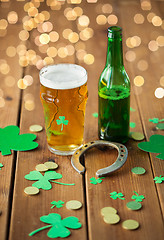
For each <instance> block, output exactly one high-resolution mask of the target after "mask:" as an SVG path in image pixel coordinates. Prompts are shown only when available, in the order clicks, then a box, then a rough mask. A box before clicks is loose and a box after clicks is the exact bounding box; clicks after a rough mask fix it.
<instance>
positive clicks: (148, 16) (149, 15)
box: [147, 12, 156, 23]
mask: <svg viewBox="0 0 164 240" xmlns="http://www.w3.org/2000/svg"><path fill="white" fill-rule="evenodd" d="M154 16H156V15H155V13H153V12H150V13H149V14H148V15H147V20H148V22H150V23H151V22H152V19H153V17H154Z"/></svg>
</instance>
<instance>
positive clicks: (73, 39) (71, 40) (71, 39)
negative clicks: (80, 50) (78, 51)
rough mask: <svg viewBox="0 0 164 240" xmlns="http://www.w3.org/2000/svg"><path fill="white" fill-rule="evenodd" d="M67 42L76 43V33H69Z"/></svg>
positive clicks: (77, 37) (77, 38)
mask: <svg viewBox="0 0 164 240" xmlns="http://www.w3.org/2000/svg"><path fill="white" fill-rule="evenodd" d="M68 40H69V41H70V42H71V43H76V42H78V40H79V35H78V33H76V32H72V33H70V34H69V36H68Z"/></svg>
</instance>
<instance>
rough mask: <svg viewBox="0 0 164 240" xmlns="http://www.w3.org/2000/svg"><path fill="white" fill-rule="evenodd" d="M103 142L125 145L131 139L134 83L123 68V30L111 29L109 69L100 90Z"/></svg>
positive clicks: (113, 27)
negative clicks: (131, 91) (132, 90)
mask: <svg viewBox="0 0 164 240" xmlns="http://www.w3.org/2000/svg"><path fill="white" fill-rule="evenodd" d="M98 95H99V119H98V125H99V126H98V127H99V138H100V139H102V140H108V141H113V142H120V143H125V142H126V141H127V140H128V135H129V118H130V80H129V77H128V75H127V73H126V71H125V68H124V64H123V51H122V29H121V28H120V27H117V26H112V27H109V28H108V50H107V60H106V65H105V68H104V70H103V72H102V73H101V76H100V80H99V86H98Z"/></svg>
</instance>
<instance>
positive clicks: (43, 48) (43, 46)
mask: <svg viewBox="0 0 164 240" xmlns="http://www.w3.org/2000/svg"><path fill="white" fill-rule="evenodd" d="M48 48H49V45H48V44H45V45H41V46H39V51H40V52H41V53H47V50H48Z"/></svg>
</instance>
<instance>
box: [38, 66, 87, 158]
mask: <svg viewBox="0 0 164 240" xmlns="http://www.w3.org/2000/svg"><path fill="white" fill-rule="evenodd" d="M87 98H88V91H87V72H86V70H85V69H84V68H83V67H81V66H79V65H76V64H56V65H49V66H46V67H44V68H42V69H41V71H40V99H41V102H42V105H43V111H44V118H45V129H46V135H47V142H48V148H49V150H50V151H51V152H53V153H55V154H58V155H71V154H73V153H74V152H75V150H76V149H77V148H79V147H80V146H81V145H82V143H83V132H84V116H85V107H86V102H87Z"/></svg>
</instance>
